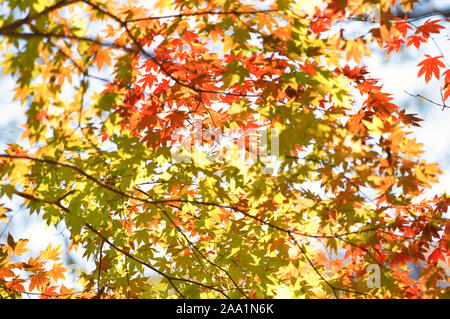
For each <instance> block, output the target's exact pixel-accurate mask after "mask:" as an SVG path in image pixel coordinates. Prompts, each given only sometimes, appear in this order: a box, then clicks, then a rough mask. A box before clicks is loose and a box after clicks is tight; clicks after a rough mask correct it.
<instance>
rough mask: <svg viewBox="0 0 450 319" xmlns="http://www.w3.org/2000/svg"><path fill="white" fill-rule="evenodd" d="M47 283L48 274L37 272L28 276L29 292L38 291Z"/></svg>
mask: <svg viewBox="0 0 450 319" xmlns="http://www.w3.org/2000/svg"><path fill="white" fill-rule="evenodd" d="M48 281H49V278H48V274H47V273H45V272H38V273H36V274H32V275H30V285H29V290H30V291H33V290H34V289H35V288H36V289H38V290H40V289H42V287H43V286H44V285H46V284H47V283H48Z"/></svg>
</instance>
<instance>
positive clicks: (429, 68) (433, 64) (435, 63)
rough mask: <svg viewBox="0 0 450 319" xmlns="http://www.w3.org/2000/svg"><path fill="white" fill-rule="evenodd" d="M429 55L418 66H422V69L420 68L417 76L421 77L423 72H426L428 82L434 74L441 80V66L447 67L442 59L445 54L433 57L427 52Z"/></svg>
mask: <svg viewBox="0 0 450 319" xmlns="http://www.w3.org/2000/svg"><path fill="white" fill-rule="evenodd" d="M425 56H426V57H427V58H426V59H425V60H423V61H422V62H420V63H419V64H418V65H417V66H421V69H420V70H419V73H417V76H418V77H420V76H422V75H423V74H425V82H426V83H428V82H429V81H430V80H431V77H432V76H433V75H434V76H435V77H436V79H438V80H439V78H440V72H441V71H440V68H445V64H444V63H443V62H442V61H440V59H442V58H443V56H442V55H441V56H436V57H431V56H430V55H428V54H425Z"/></svg>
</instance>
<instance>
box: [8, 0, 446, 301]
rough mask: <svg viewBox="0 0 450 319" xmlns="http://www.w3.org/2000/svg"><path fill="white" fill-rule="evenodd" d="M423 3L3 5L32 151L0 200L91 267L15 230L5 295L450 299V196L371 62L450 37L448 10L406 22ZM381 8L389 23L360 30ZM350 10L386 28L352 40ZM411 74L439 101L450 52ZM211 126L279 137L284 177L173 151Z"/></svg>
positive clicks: (48, 1) (13, 149) (181, 0)
mask: <svg viewBox="0 0 450 319" xmlns="http://www.w3.org/2000/svg"><path fill="white" fill-rule="evenodd" d="M415 2H418V1H416V0H401V1H395V0H382V1H377V5H376V6H374V5H373V3H374V1H369V0H338V1H334V0H322V1H321V0H318V1H303V0H298V1H290V0H277V1H273V2H270V1H269V2H259V1H254V2H252V1H236V0H208V1H207V0H196V1H192V0H158V1H110V0H108V1H103V0H62V1H54V0H39V1H29V0H21V1H17V0H9V1H5V2H4V5H5V6H6V7H7V10H6V13H2V16H1V17H0V35H1V45H2V48H3V49H4V50H3V51H4V55H3V58H2V59H1V63H2V66H3V70H4V72H5V74H9V75H11V76H13V78H14V80H15V83H16V88H15V90H14V93H13V95H14V98H15V99H18V100H20V101H21V102H22V103H23V104H24V105H25V109H26V115H27V121H26V123H24V128H25V133H24V134H23V136H22V137H23V139H25V140H26V141H27V145H29V146H28V147H24V146H23V145H22V146H20V145H18V144H11V145H9V147H8V148H7V149H5V150H2V151H1V153H0V175H1V180H2V184H1V187H0V195H2V196H8V197H10V198H22V199H23V200H24V202H25V205H26V207H27V208H28V210H29V212H30V214H39V215H40V216H41V217H42V219H43V220H44V221H46V222H47V223H48V224H55V225H56V224H60V223H64V225H66V227H67V229H68V230H69V231H70V240H71V244H70V249H71V250H72V249H73V250H77V251H79V250H81V251H82V252H84V257H85V258H86V260H88V259H89V260H91V261H94V263H95V265H96V267H95V269H94V270H92V271H90V272H84V273H82V274H80V276H79V278H78V279H79V284H78V286H77V287H66V286H65V285H64V284H63V283H62V281H64V279H66V276H67V273H66V272H67V267H65V265H64V262H63V255H64V254H67V252H63V251H61V248H60V247H52V246H49V247H48V248H47V249H46V250H43V251H40V252H27V249H26V243H27V240H25V239H17V238H13V237H12V236H11V235H9V236H8V239H7V241H6V242H4V243H3V244H2V245H1V248H0V265H1V268H0V295H1V296H2V297H6V298H18V297H21V296H23V295H25V294H29V295H33V294H35V295H37V296H40V297H42V298H57V297H58V298H274V297H284V298H444V297H446V296H447V297H448V288H447V290H446V289H445V288H443V287H442V286H441V285H440V284H439V282H442V281H446V280H447V274H446V273H445V270H444V269H443V266H442V265H443V263H444V264H445V263H446V262H447V261H448V255H449V250H448V245H449V241H450V237H449V236H450V235H449V234H450V233H449V231H450V224H449V221H448V215H447V209H448V206H449V204H450V199H449V198H448V197H447V195H445V194H443V195H442V196H435V197H433V198H427V197H426V196H424V191H425V189H426V188H430V187H431V186H432V184H433V183H437V182H438V175H439V174H440V173H441V170H440V169H439V168H438V166H437V165H436V164H433V163H427V162H426V161H425V160H424V159H423V158H422V157H421V156H422V153H423V151H422V146H423V145H421V144H419V143H417V142H416V140H415V139H414V138H413V137H412V136H411V134H410V130H411V128H412V127H413V126H419V123H420V121H421V119H420V118H419V117H418V116H417V114H409V113H407V112H406V111H405V109H404V108H403V107H401V106H399V105H396V104H394V103H393V101H392V100H393V98H392V96H391V95H390V94H389V91H388V88H382V82H380V80H377V79H375V78H373V77H371V74H370V72H369V70H368V69H367V67H366V66H365V65H364V63H363V61H364V58H365V57H366V56H370V55H371V53H372V51H373V50H376V48H375V47H374V45H377V46H378V48H379V49H380V50H383V51H384V52H385V54H396V53H397V52H399V51H400V50H401V49H402V48H405V47H415V48H417V50H419V52H420V49H421V48H422V47H423V46H425V45H428V44H429V43H430V41H432V39H433V36H434V35H436V34H439V33H440V32H441V31H442V30H443V29H444V26H445V24H446V23H448V21H445V19H442V18H441V17H440V16H438V15H437V16H431V17H429V18H428V19H422V20H415V21H411V19H410V18H409V17H408V12H410V11H411V10H412V9H413V5H414V3H415ZM394 4H397V6H400V7H401V8H402V9H403V10H404V13H403V14H402V15H398V14H396V15H394V13H393V11H392V6H393V5H394ZM374 8H376V9H377V10H379V12H380V13H381V14H380V16H381V20H380V21H379V23H372V24H370V22H367V21H366V22H365V19H366V16H367V14H368V13H370V12H371V10H374ZM158 12H159V14H160V15H158ZM356 20H359V22H358V23H367V24H369V25H371V26H372V28H371V29H370V31H369V32H368V33H367V34H365V35H363V36H360V37H357V38H350V37H346V36H344V35H343V33H342V32H340V29H339V28H340V27H339V25H340V24H342V23H344V24H345V23H355V21H356ZM410 67H411V68H416V69H417V77H423V79H424V83H429V82H430V81H431V80H432V79H434V80H439V82H440V87H436V90H440V91H441V93H442V103H443V104H442V105H443V106H444V108H445V105H446V104H445V103H446V101H448V98H449V96H450V70H449V69H448V68H447V66H446V64H445V63H444V56H442V55H440V56H430V55H424V56H423V58H422V59H421V60H420V61H417V65H411V66H410ZM198 121H201V126H200V134H203V139H202V143H203V144H204V146H208V145H209V146H211V145H213V144H217V143H218V141H217V140H215V139H213V138H208V137H207V136H206V135H207V134H206V132H209V131H210V130H212V129H215V130H218V131H219V132H221V134H223V136H227V134H228V135H230V134H232V132H239V131H251V130H254V131H255V132H257V131H258V130H262V129H265V128H272V129H274V130H276V131H277V132H279V158H278V162H279V167H278V169H277V171H276V172H274V173H273V174H268V173H267V172H266V173H264V167H265V165H266V163H265V162H264V161H263V160H262V159H261V158H259V156H258V155H255V154H252V153H251V152H250V151H249V149H248V148H244V149H240V150H239V151H241V152H247V153H248V154H247V157H246V158H252V159H253V160H254V161H253V163H252V164H251V165H243V164H242V163H241V162H239V161H233V160H232V161H230V160H228V161H206V160H197V161H186V162H174V161H173V158H172V152H171V150H173V147H175V146H176V145H175V144H176V142H178V141H176V140H174V139H173V136H174V132H176V131H180V130H182V131H183V134H184V135H183V136H181V137H180V139H181V140H183V139H184V141H185V142H186V138H187V137H189V136H191V135H192V134H194V133H195V132H198V131H196V130H198V127H197V126H196V124H195V123H197V122H198ZM208 130H209V131H208ZM230 136H231V135H230ZM187 141H189V140H188V139H187ZM232 144H233V143H232ZM235 144H236V143H235ZM313 186H314V187H315V188H314V189H315V190H317V189H318V187H319V188H320V191H319V192H317V191H314V190H312V187H313ZM7 215H8V214H7V209H6V208H3V207H2V206H0V218H2V220H4V221H7ZM25 256H26V257H25ZM419 260H421V261H423V262H425V264H426V266H425V267H423V268H422V269H420V275H419V277H418V279H417V280H416V279H412V278H411V276H410V271H411V269H410V268H409V267H408V265H409V264H408V263H417V262H418V261H419ZM369 265H377V266H378V267H379V269H380V273H381V285H380V287H369V286H368V285H367V279H368V277H369V276H370V273H369V272H368V270H367V269H368V266H369ZM80 287H81V288H80Z"/></svg>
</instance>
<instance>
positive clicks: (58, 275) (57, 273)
mask: <svg viewBox="0 0 450 319" xmlns="http://www.w3.org/2000/svg"><path fill="white" fill-rule="evenodd" d="M63 264H64V263H62V262H61V263H56V264H54V265H53V267H52V268H51V269H50V270H49V271H48V277H49V278H50V279H53V280H54V281H58V279H62V280H64V279H65V278H66V277H65V275H64V273H65V272H66V271H67V268H64V267H63Z"/></svg>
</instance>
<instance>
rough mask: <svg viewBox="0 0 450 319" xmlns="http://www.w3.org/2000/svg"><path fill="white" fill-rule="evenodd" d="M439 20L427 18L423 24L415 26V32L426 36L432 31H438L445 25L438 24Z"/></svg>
mask: <svg viewBox="0 0 450 319" xmlns="http://www.w3.org/2000/svg"><path fill="white" fill-rule="evenodd" d="M438 22H439V20H434V21H430V20H427V21H426V22H425V23H424V24H422V25H421V26H420V27H418V28H417V32H421V33H422V34H423V35H424V36H425V37H426V38H428V37H429V36H430V34H432V33H440V32H441V30H442V29H445V27H443V26H441V25H439V24H438Z"/></svg>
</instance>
